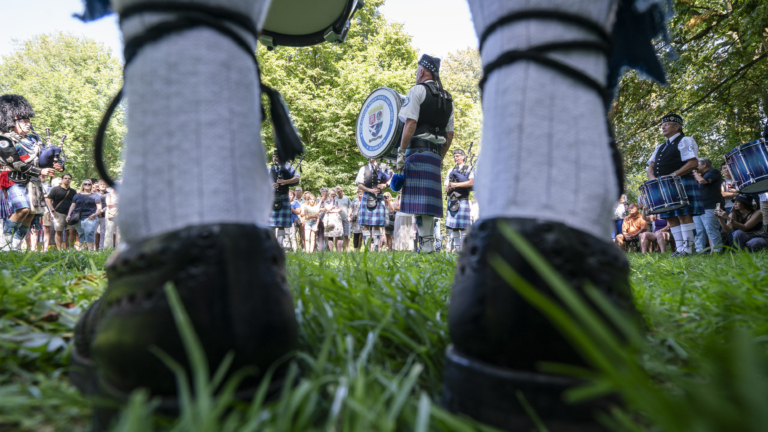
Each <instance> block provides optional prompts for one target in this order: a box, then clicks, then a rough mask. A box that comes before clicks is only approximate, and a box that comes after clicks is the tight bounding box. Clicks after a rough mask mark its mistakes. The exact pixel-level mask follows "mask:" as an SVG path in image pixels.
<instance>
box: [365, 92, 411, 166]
mask: <svg viewBox="0 0 768 432" xmlns="http://www.w3.org/2000/svg"><path fill="white" fill-rule="evenodd" d="M405 99H406V97H405V96H404V95H401V94H400V93H398V92H396V91H395V90H392V89H391V88H389V87H379V88H377V89H376V90H374V91H373V92H372V93H371V94H370V95H369V96H368V98H367V99H366V100H365V102H364V103H363V107H362V108H361V109H360V113H359V114H358V115H357V126H356V127H355V139H356V140H357V148H358V149H359V150H360V153H362V154H363V156H365V158H366V159H371V158H373V159H380V158H383V159H389V160H393V161H395V160H397V147H399V146H400V141H401V140H402V138H403V122H402V121H400V119H399V118H398V116H399V114H400V109H401V108H402V106H403V103H404V101H405Z"/></svg>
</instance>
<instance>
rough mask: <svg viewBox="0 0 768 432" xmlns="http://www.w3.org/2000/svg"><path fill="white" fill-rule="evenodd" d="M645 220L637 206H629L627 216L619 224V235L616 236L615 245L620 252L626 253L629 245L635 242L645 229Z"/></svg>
mask: <svg viewBox="0 0 768 432" xmlns="http://www.w3.org/2000/svg"><path fill="white" fill-rule="evenodd" d="M646 226H647V225H646V223H645V218H644V217H643V216H642V215H641V214H640V212H639V211H638V207H637V204H630V205H629V216H627V217H625V218H624V223H622V224H621V234H619V235H617V236H616V243H617V244H618V245H619V247H620V248H621V250H623V251H624V252H627V250H628V248H629V243H631V242H637V241H638V240H639V238H640V234H642V233H643V232H644V231H645V229H646Z"/></svg>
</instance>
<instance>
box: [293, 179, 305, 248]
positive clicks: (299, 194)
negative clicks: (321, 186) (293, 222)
mask: <svg viewBox="0 0 768 432" xmlns="http://www.w3.org/2000/svg"><path fill="white" fill-rule="evenodd" d="M293 199H294V201H297V202H298V203H299V210H301V206H302V205H304V203H305V202H306V201H305V200H304V190H303V189H302V188H301V186H296V189H295V190H294V193H293ZM299 224H300V225H299V229H298V230H297V231H298V233H299V236H298V239H299V240H298V241H299V247H300V248H301V249H304V220H303V219H302V218H301V216H299Z"/></svg>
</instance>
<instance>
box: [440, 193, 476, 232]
mask: <svg viewBox="0 0 768 432" xmlns="http://www.w3.org/2000/svg"><path fill="white" fill-rule="evenodd" d="M448 205H450V200H448ZM448 205H446V207H445V226H446V228H453V229H467V228H469V226H470V225H471V224H472V221H471V219H470V217H469V213H470V206H469V200H468V199H462V200H459V210H458V211H456V212H455V213H454V212H452V211H450V210H448Z"/></svg>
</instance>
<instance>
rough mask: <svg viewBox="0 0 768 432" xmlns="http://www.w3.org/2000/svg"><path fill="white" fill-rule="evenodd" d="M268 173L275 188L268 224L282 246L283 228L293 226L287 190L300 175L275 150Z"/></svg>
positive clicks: (296, 182)
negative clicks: (283, 161)
mask: <svg viewBox="0 0 768 432" xmlns="http://www.w3.org/2000/svg"><path fill="white" fill-rule="evenodd" d="M269 175H270V176H272V187H273V188H274V189H275V200H274V202H273V203H272V212H271V213H270V214H269V226H270V227H272V228H274V229H275V234H276V235H277V243H278V244H280V246H282V245H283V239H284V238H285V229H286V228H288V229H290V228H291V227H292V226H293V212H292V211H291V199H290V197H289V194H288V192H289V191H290V189H291V185H295V184H298V183H299V182H300V181H301V176H299V173H297V172H296V170H295V169H293V167H292V166H291V163H290V162H285V163H282V161H281V160H280V157H279V156H278V153H277V150H275V151H274V152H273V153H272V168H270V170H269Z"/></svg>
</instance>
